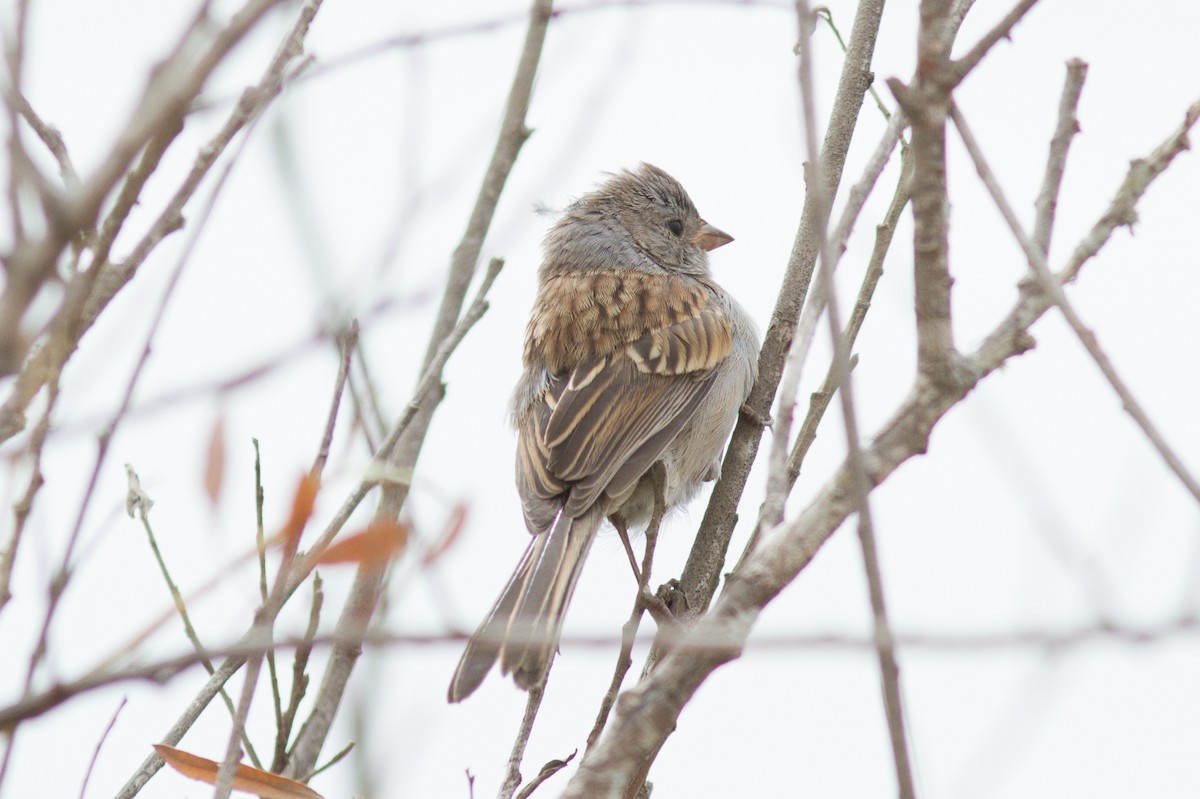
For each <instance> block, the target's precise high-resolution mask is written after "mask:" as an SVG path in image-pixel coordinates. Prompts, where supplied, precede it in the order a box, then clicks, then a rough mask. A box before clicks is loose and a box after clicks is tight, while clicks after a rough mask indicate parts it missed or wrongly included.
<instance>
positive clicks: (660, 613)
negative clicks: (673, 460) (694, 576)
mask: <svg viewBox="0 0 1200 799" xmlns="http://www.w3.org/2000/svg"><path fill="white" fill-rule="evenodd" d="M648 474H649V476H650V485H651V487H652V488H653V489H654V511H653V512H652V513H651V514H650V524H648V525H647V526H646V551H645V554H644V555H643V556H642V579H641V580H639V581H638V602H640V603H641V605H642V607H644V608H645V609H646V610H647V611H648V612H649V613H650V615H651V616H653V617H654V621H656V622H657V623H658V624H663V623H665V622H667V621H670V620H671V617H672V616H671V610H670V608H668V607H667V605H666V603H665V602H663V601H662V600H661V599H660V598H659V597H658V596H657V595H656V594H652V593H651V592H650V587H649V583H650V570H651V567H652V566H653V565H654V547H655V545H657V544H658V529H659V528H660V527H662V520H663V516H664V515H666V512H667V470H666V469H665V468H663V465H662V461H659V462H657V463H655V464H654V465H653V466H651V467H650V471H649V472H648Z"/></svg>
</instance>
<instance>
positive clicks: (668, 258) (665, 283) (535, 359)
mask: <svg viewBox="0 0 1200 799" xmlns="http://www.w3.org/2000/svg"><path fill="white" fill-rule="evenodd" d="M730 241H733V237H732V236H730V235H729V234H728V233H725V232H724V231H722V230H720V229H719V228H716V227H714V226H713V225H710V224H709V223H708V222H706V221H705V220H704V219H703V218H702V217H701V216H700V213H699V212H698V211H697V210H696V206H695V204H694V203H693V202H692V200H691V198H690V197H689V196H688V193H687V192H686V191H685V190H684V188H683V186H682V185H680V183H679V182H678V181H677V180H675V178H673V177H671V176H670V175H669V174H667V173H666V172H665V171H663V170H662V169H660V168H659V167H657V166H653V165H651V164H647V163H642V164H639V165H638V166H637V167H635V168H633V169H624V170H622V171H620V172H617V173H613V174H610V175H609V176H608V179H607V180H605V181H603V182H602V183H600V184H599V185H598V186H596V187H595V188H594V189H592V190H591V191H589V192H587V193H585V194H583V195H582V196H581V197H579V198H578V199H577V200H575V201H574V202H572V203H571V204H570V205H569V206H568V207H567V208H566V209H565V210H564V211H563V213H562V215H561V216H560V217H559V218H558V219H557V220H556V221H555V222H554V224H553V225H552V226H551V227H550V229H549V231H548V233H547V234H546V237H545V239H544V242H543V258H542V263H541V266H540V268H539V270H538V289H537V295H536V297H535V299H534V303H533V310H532V312H531V314H530V319H529V323H528V326H527V328H526V332H525V346H524V353H523V358H522V360H523V371H522V374H521V377H520V379H519V380H518V382H517V386H516V389H515V390H514V392H513V397H512V402H511V408H510V411H511V421H512V424H513V426H514V427H515V428H516V433H517V457H516V485H517V493H518V495H519V496H520V500H521V506H522V511H523V514H524V518H525V525H526V527H527V528H528V530H529V532H530V534H531V539H530V542H529V544H528V546H527V547H526V549H525V552H524V554H523V555H522V556H521V559H520V561H519V562H518V564H517V566H516V569H515V570H514V571H513V573H512V576H511V577H510V578H509V580H508V582H507V584H506V585H505V586H504V589H503V591H502V592H501V593H500V596H499V598H498V599H497V600H496V602H495V604H494V605H493V606H492V609H491V610H490V611H489V613H488V614H487V616H486V617H485V618H484V619H483V621H482V622H481V623H480V625H479V628H478V629H477V630H476V631H475V633H474V634H473V635H472V636H471V638H470V640H469V641H468V643H467V646H466V649H465V651H464V652H463V655H462V658H461V660H460V661H459V664H458V667H457V669H456V670H455V672H454V677H453V679H452V681H451V684H450V689H449V692H448V699H449V701H450V702H460V701H462V700H463V699H465V698H466V697H468V696H470V695H471V693H473V692H474V691H475V689H476V688H478V687H479V685H480V684H481V683H482V682H483V680H484V678H485V677H486V676H487V674H488V672H489V671H490V670H491V668H492V666H493V665H495V663H496V661H499V663H500V670H501V672H502V673H505V674H512V675H513V679H514V681H515V682H516V684H517V686H518V687H520V688H522V689H525V690H528V689H530V688H532V687H534V686H536V685H540V684H542V683H543V681H544V680H545V677H546V673H547V671H548V669H549V666H550V662H551V660H552V658H553V657H554V654H555V653H556V652H557V650H558V642H559V638H560V635H561V632H562V625H563V618H564V615H565V614H566V611H567V606H568V604H569V603H570V601H571V595H572V593H573V592H574V590H575V586H576V584H577V583H578V581H579V575H580V572H581V570H582V567H583V564H584V561H585V559H586V558H587V555H588V551H589V549H590V548H591V545H592V542H593V541H594V540H595V538H596V535H597V533H598V531H599V530H600V528H601V526H602V525H603V523H604V521H605V519H612V520H613V521H614V522H616V523H621V524H622V525H624V524H628V525H630V526H633V527H637V526H641V525H645V524H646V523H647V522H648V520H649V518H650V516H651V514H652V512H653V511H654V508H655V502H656V496H657V497H658V501H659V502H661V503H662V504H663V506H664V509H667V510H669V509H674V508H677V507H679V506H682V505H684V504H685V503H686V502H688V501H689V500H690V499H691V498H692V497H693V496H694V495H695V494H696V493H697V492H698V491H699V489H700V486H701V485H702V484H703V483H704V482H707V481H711V480H715V479H716V478H717V477H718V476H719V474H720V467H721V457H722V455H723V452H724V449H725V443H726V440H727V439H728V438H729V434H730V431H731V430H732V429H733V426H734V423H735V422H736V420H737V416H738V413H739V410H741V409H742V408H743V406H744V404H745V402H746V399H747V397H748V396H749V393H750V389H751V387H752V386H753V384H754V381H755V379H756V377H757V364H758V360H757V359H758V348H759V344H758V331H757V329H756V327H755V325H754V322H753V321H752V320H751V318H750V317H749V316H748V315H747V313H746V312H745V311H744V310H743V309H742V307H741V306H740V305H738V303H737V302H736V301H735V300H734V299H733V298H732V297H731V296H729V294H728V293H727V292H726V291H725V290H724V289H723V288H722V287H721V286H720V285H718V284H717V282H716V281H715V280H714V279H713V275H712V273H711V271H710V268H709V261H708V253H709V252H710V251H712V250H714V249H716V248H717V247H721V246H723V245H725V244H727V243H729V242H730ZM656 464H662V469H661V470H660V471H659V472H658V474H659V475H660V476H659V477H658V481H657V488H656V481H655V479H654V477H653V475H652V474H651V469H652V467H654V466H655V465H656Z"/></svg>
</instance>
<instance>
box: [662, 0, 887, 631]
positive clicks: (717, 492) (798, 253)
mask: <svg viewBox="0 0 1200 799" xmlns="http://www.w3.org/2000/svg"><path fill="white" fill-rule="evenodd" d="M882 15H883V0H862V2H860V3H859V4H858V10H857V11H856V12H855V16H854V22H853V24H852V26H851V29H850V43H849V47H848V50H847V53H846V58H845V61H844V64H843V67H842V74H841V77H840V79H839V80H838V88H837V94H836V96H835V98H834V104H833V111H832V112H831V114H830V119H829V125H828V128H827V132H826V134H825V141H824V142H823V144H822V146H821V157H820V172H821V174H822V175H824V179H825V181H826V185H827V186H828V194H829V196H833V195H834V194H836V189H837V186H838V185H839V184H840V183H841V179H842V168H843V167H844V166H845V163H846V152H847V150H849V148H850V141H851V139H852V137H853V135H854V130H855V127H856V126H857V123H858V114H859V110H860V109H861V108H862V104H863V100H864V98H865V97H866V94H867V89H869V88H870V86H871V82H872V80H873V79H874V74H873V73H872V72H871V58H872V56H873V54H874V52H875V39H876V36H877V35H878V33H879V21H880V18H881V17H882ZM817 213H818V209H817V207H816V205H815V204H814V202H813V200H812V193H811V192H809V193H808V195H807V197H806V200H805V203H804V210H803V211H802V213H801V217H800V226H799V229H798V230H797V232H796V238H795V241H794V243H793V245H792V251H791V254H790V256H789V257H788V264H787V270H786V272H785V273H784V276H783V281H782V285H781V287H780V292H779V299H778V300H777V301H776V304H775V310H774V311H773V312H772V314H771V322H770V325H769V326H768V327H767V333H766V336H765V338H764V341H763V349H762V353H761V354H760V355H759V359H758V381H757V382H756V383H755V385H754V389H753V390H752V391H751V393H750V397H749V399H747V400H746V406H747V407H748V408H749V410H750V412H751V413H750V414H749V415H743V416H742V417H741V418H739V419H738V423H737V426H736V427H735V428H734V431H733V437H732V438H731V439H730V442H729V447H728V448H727V450H726V453H725V461H724V463H723V464H722V466H721V477H720V479H718V480H717V483H716V485H715V486H714V487H713V492H712V498H711V499H710V500H709V503H708V507H707V508H706V509H705V512H704V518H703V520H702V521H701V522H700V532H699V534H698V535H697V536H696V542H695V544H694V545H693V546H692V550H691V553H690V554H689V556H688V560H687V564H686V565H685V566H684V569H683V573H682V575H681V576H680V580H679V584H680V590H681V591H682V592H683V594H684V596H685V597H686V599H687V610H686V611H685V613H684V614H683V618H684V619H685V620H686V619H693V618H695V617H697V616H699V615H700V614H701V613H703V612H704V611H705V610H706V609H707V608H708V604H709V602H711V601H712V597H713V594H714V593H716V590H717V585H718V583H719V581H720V579H721V573H722V571H723V570H724V568H725V554H726V552H727V550H728V549H729V540H730V538H731V537H732V536H733V527H734V524H735V523H736V522H737V505H738V500H739V499H741V496H742V491H743V490H744V489H745V487H746V478H747V475H748V474H749V472H750V466H751V464H753V462H754V458H755V456H756V455H757V454H758V447H759V443H760V441H761V439H762V428H763V422H762V420H764V419H766V418H767V417H768V414H769V413H770V411H771V401H772V399H773V398H774V396H775V392H776V389H778V387H779V381H780V378H781V376H782V374H783V364H784V359H785V358H786V357H787V351H788V348H789V347H790V346H791V343H792V336H793V335H794V333H795V329H796V320H797V318H798V317H799V315H800V308H801V306H802V305H803V304H804V298H805V296H806V295H807V294H808V288H809V284H810V283H811V281H812V274H813V267H814V266H815V265H816V261H817V233H816V232H817V230H818V229H820V228H823V227H824V226H825V224H826V220H825V219H821V220H820V222H819V223H818V220H817ZM655 648H656V649H657V648H658V647H657V646H656V647H655Z"/></svg>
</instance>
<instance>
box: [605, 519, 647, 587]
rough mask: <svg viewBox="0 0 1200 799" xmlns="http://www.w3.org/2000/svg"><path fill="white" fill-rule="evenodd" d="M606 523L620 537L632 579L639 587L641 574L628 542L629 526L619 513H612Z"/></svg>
mask: <svg viewBox="0 0 1200 799" xmlns="http://www.w3.org/2000/svg"><path fill="white" fill-rule="evenodd" d="M608 521H609V522H610V523H611V524H612V526H613V527H615V528H616V530H617V535H618V536H620V537H621V543H622V544H624V545H625V554H626V555H628V556H629V568H631V569H633V579H635V580H637V584H638V585H639V586H641V585H642V584H643V583H642V573H641V572H640V571H638V565H637V556H636V555H634V554H633V544H632V543H630V541H629V525H628V524H626V522H625V517H624V516H622V515H621V514H619V513H614V514H613V515H612V516H609V517H608Z"/></svg>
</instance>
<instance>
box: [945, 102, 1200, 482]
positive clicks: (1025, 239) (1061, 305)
mask: <svg viewBox="0 0 1200 799" xmlns="http://www.w3.org/2000/svg"><path fill="white" fill-rule="evenodd" d="M1196 115H1200V104H1197V105H1195V106H1193V107H1192V109H1191V112H1190V113H1189V116H1190V117H1192V121H1193V122H1194V121H1195V116H1196ZM950 118H951V119H953V120H954V125H955V127H957V128H958V132H959V134H960V135H961V136H962V140H963V144H964V145H966V148H967V152H968V153H969V154H970V156H971V161H972V162H973V163H974V164H975V171H976V172H978V173H979V177H980V179H981V180H982V181H983V184H984V185H985V186H986V187H987V190H988V193H989V194H991V195H992V200H993V201H994V202H995V203H996V207H997V208H998V209H999V210H1000V215H1001V216H1003V217H1004V221H1005V223H1007V224H1008V229H1009V230H1010V231H1012V234H1013V237H1014V238H1015V239H1016V240H1017V243H1018V244H1020V245H1021V249H1022V250H1023V251H1024V252H1025V257H1026V259H1028V261H1029V266H1030V268H1031V269H1032V270H1033V273H1034V275H1035V276H1036V277H1037V282H1038V285H1039V286H1040V287H1041V290H1042V291H1044V292H1046V294H1047V296H1049V297H1050V298H1051V300H1053V302H1054V304H1055V305H1057V306H1058V309H1059V311H1060V312H1062V315H1063V318H1065V319H1066V320H1067V324H1069V325H1070V326H1071V330H1072V331H1073V332H1074V333H1075V336H1076V337H1077V338H1078V339H1079V341H1080V343H1081V344H1083V346H1084V349H1086V350H1087V351H1088V354H1089V355H1090V356H1091V357H1092V360H1093V361H1095V362H1096V365H1097V366H1098V367H1100V371H1101V372H1102V373H1103V374H1104V377H1105V379H1106V380H1108V384H1109V385H1110V386H1112V389H1113V391H1114V392H1116V394H1117V396H1118V397H1120V398H1121V406H1122V407H1123V408H1124V409H1125V411H1126V412H1127V413H1128V414H1129V415H1130V416H1132V417H1133V420H1134V421H1135V422H1137V425H1138V427H1140V428H1142V432H1143V433H1144V434H1145V436H1146V438H1147V440H1149V442H1150V444H1151V446H1153V447H1154V448H1155V449H1156V450H1158V454H1159V456H1160V457H1161V458H1162V459H1163V462H1164V463H1166V465H1167V468H1169V469H1170V470H1171V471H1172V472H1174V473H1175V476H1176V477H1178V478H1179V482H1180V483H1182V484H1183V486H1184V488H1186V489H1187V490H1188V492H1189V493H1190V494H1191V495H1192V497H1193V498H1194V499H1195V500H1196V501H1197V502H1200V483H1198V482H1197V481H1196V478H1195V477H1193V476H1192V474H1191V473H1190V472H1189V471H1188V469H1187V467H1186V466H1185V465H1184V463H1183V461H1182V460H1180V458H1179V456H1178V455H1177V454H1176V453H1175V450H1174V449H1172V447H1171V445H1170V444H1169V443H1167V440H1166V438H1165V437H1164V436H1163V435H1162V433H1161V432H1159V430H1158V428H1157V427H1155V425H1154V423H1153V422H1151V421H1150V416H1149V415H1148V414H1147V413H1146V410H1145V409H1144V408H1143V407H1142V405H1141V403H1139V402H1138V401H1137V399H1136V398H1135V397H1134V396H1133V392H1132V391H1131V390H1130V388H1129V386H1128V385H1126V384H1125V381H1124V380H1122V379H1121V376H1120V375H1119V374H1117V369H1116V367H1115V366H1113V363H1112V361H1111V360H1110V359H1109V357H1108V355H1107V354H1106V353H1105V352H1104V350H1103V349H1101V348H1100V344H1099V342H1098V341H1097V340H1096V334H1095V333H1093V332H1092V331H1091V330H1090V329H1088V327H1087V325H1085V324H1084V323H1083V319H1082V318H1081V317H1080V316H1079V313H1078V312H1077V311H1076V310H1075V306H1074V305H1073V304H1072V303H1071V301H1070V300H1068V299H1067V295H1066V293H1065V292H1064V291H1063V288H1062V284H1061V283H1059V281H1058V278H1057V277H1056V276H1055V275H1054V273H1053V272H1052V271H1051V270H1050V266H1049V265H1048V264H1047V263H1046V258H1045V256H1044V255H1042V253H1041V251H1040V250H1039V249H1038V245H1037V244H1035V243H1034V242H1033V241H1032V240H1031V239H1030V238H1029V235H1028V234H1027V233H1026V232H1025V230H1024V228H1022V227H1021V222H1020V220H1018V219H1017V215H1016V213H1015V212H1014V211H1013V209H1012V206H1011V205H1009V203H1008V200H1007V199H1006V198H1005V196H1004V190H1003V189H1001V188H1000V183H999V182H998V181H997V180H996V176H995V174H993V173H992V171H991V169H990V168H989V167H988V165H987V159H986V158H984V156H983V151H982V150H981V149H980V148H979V143H978V142H977V141H976V140H975V137H974V135H972V133H971V129H970V127H969V126H968V125H967V121H966V119H964V118H963V115H962V112H961V111H960V110H959V109H958V107H957V105H955V104H954V103H951V105H950Z"/></svg>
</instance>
